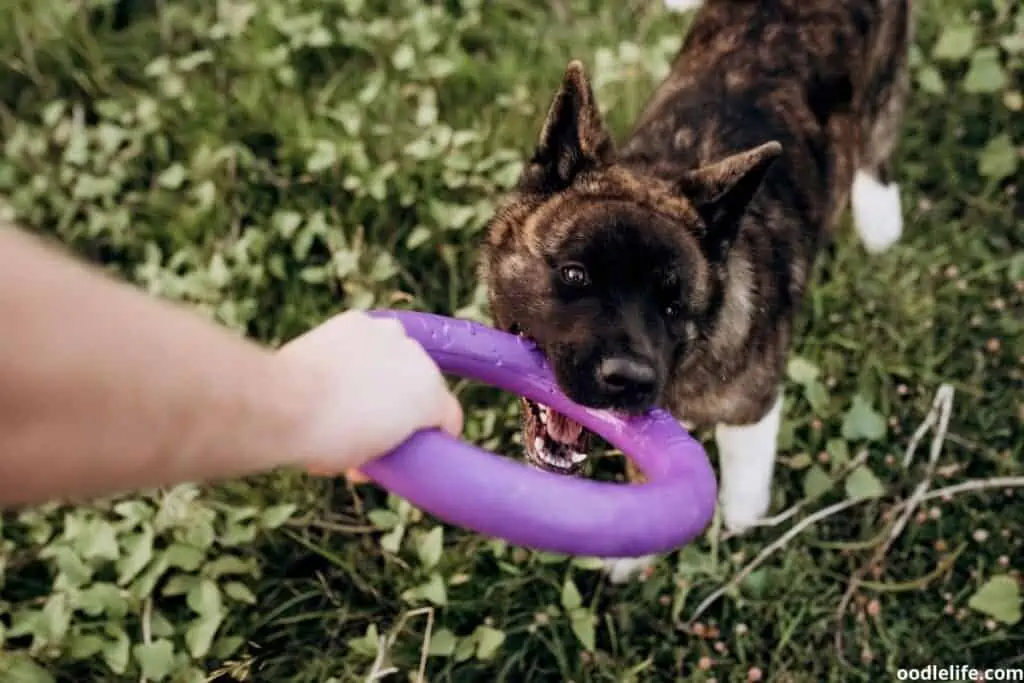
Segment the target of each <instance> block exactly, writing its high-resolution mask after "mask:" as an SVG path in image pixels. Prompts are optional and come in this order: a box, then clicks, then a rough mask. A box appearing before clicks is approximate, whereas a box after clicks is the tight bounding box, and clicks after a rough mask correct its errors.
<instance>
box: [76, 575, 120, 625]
mask: <svg viewBox="0 0 1024 683" xmlns="http://www.w3.org/2000/svg"><path fill="white" fill-rule="evenodd" d="M121 590H122V589H120V588H118V587H117V586H115V585H114V584H112V583H105V582H102V581H101V582H97V583H94V584H92V585H90V586H88V587H87V588H85V589H83V590H81V591H79V592H78V593H77V594H76V595H75V600H74V605H75V608H76V609H79V610H81V611H82V612H84V613H85V614H87V615H89V616H90V617H98V616H99V615H101V614H106V615H107V616H108V617H111V618H113V619H120V618H121V617H123V616H124V615H125V614H126V613H127V612H128V604H127V600H126V599H125V596H123V595H122V594H121Z"/></svg>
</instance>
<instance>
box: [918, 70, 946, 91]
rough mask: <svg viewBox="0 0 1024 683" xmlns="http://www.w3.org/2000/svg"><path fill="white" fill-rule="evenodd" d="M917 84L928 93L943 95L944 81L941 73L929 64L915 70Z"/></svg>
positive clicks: (944, 89)
mask: <svg viewBox="0 0 1024 683" xmlns="http://www.w3.org/2000/svg"><path fill="white" fill-rule="evenodd" d="M917 85H918V87H920V88H921V90H923V91H924V92H926V93H928V94H930V95H945V94H946V83H945V81H944V80H943V79H942V74H941V73H939V70H938V69H936V68H935V67H934V66H932V65H931V64H928V65H926V66H923V67H921V68H920V69H919V70H918V72H917Z"/></svg>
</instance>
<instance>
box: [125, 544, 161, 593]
mask: <svg viewBox="0 0 1024 683" xmlns="http://www.w3.org/2000/svg"><path fill="white" fill-rule="evenodd" d="M166 571H167V558H166V557H165V556H164V555H158V556H157V558H156V560H154V561H153V562H151V563H150V565H149V567H147V568H146V571H144V572H142V574H141V575H140V576H139V578H138V579H136V580H135V582H134V583H133V584H132V585H131V588H130V590H131V594H132V596H133V597H134V598H135V599H136V600H144V599H146V598H148V597H149V596H150V595H151V594H152V593H153V589H154V588H155V587H156V582H157V581H159V580H160V578H161V577H162V576H163V575H164V572H166Z"/></svg>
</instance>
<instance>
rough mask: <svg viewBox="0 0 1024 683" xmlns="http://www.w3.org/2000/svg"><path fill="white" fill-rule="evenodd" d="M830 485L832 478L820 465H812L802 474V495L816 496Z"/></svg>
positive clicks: (807, 496) (806, 496)
mask: <svg viewBox="0 0 1024 683" xmlns="http://www.w3.org/2000/svg"><path fill="white" fill-rule="evenodd" d="M831 487H832V480H831V479H829V476H828V474H826V473H825V470H823V469H822V468H821V465H812V466H811V467H810V469H808V470H807V473H806V474H805V475H804V497H805V498H816V497H817V496H819V495H821V494H823V493H825V492H826V491H828V490H829V488H831Z"/></svg>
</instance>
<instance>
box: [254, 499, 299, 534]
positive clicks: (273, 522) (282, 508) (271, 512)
mask: <svg viewBox="0 0 1024 683" xmlns="http://www.w3.org/2000/svg"><path fill="white" fill-rule="evenodd" d="M297 509H298V506H297V505H295V504H293V503H285V504H283V505H275V506H273V507H269V508H267V509H266V510H264V511H263V514H262V515H260V518H261V520H262V522H263V527H264V528H265V529H276V528H278V527H279V526H281V525H282V524H284V523H285V522H287V521H288V520H289V519H291V516H292V515H293V514H295V510H297Z"/></svg>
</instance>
